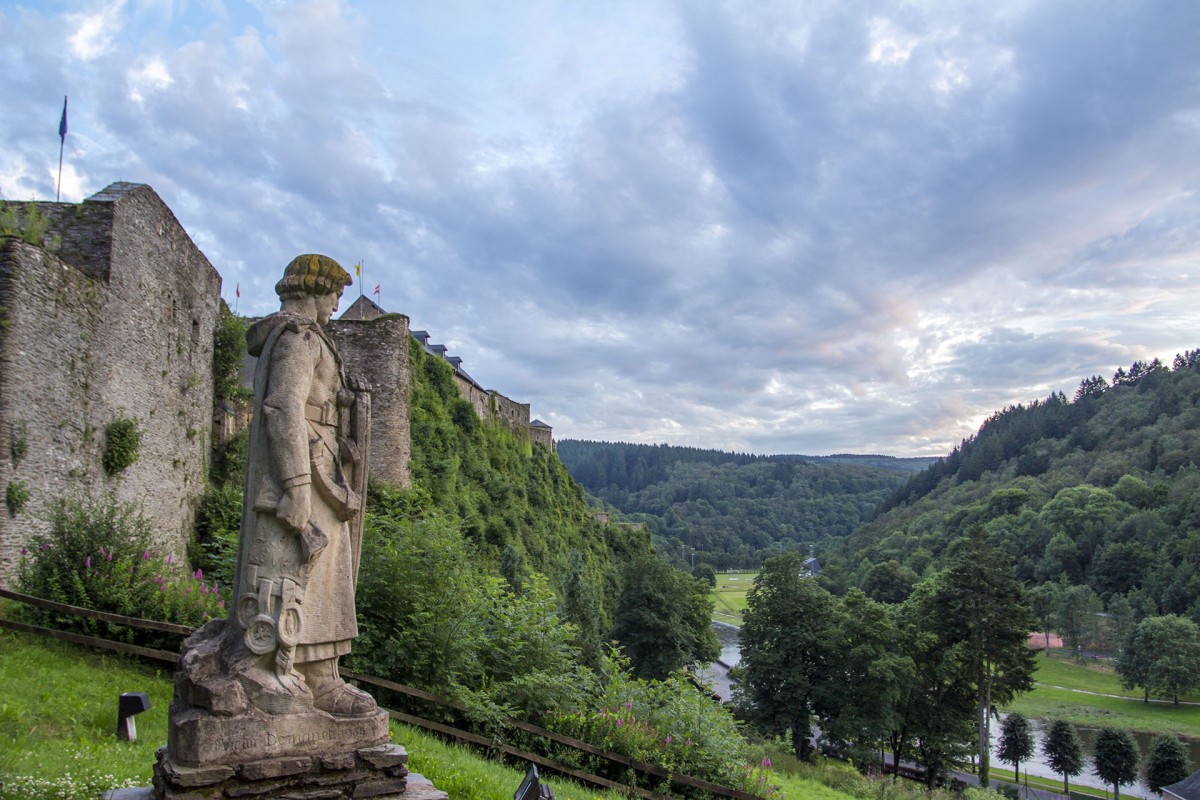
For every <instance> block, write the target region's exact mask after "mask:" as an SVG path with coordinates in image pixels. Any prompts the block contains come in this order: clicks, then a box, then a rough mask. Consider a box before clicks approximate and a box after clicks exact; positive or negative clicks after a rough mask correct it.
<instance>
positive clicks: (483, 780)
mask: <svg viewBox="0 0 1200 800" xmlns="http://www.w3.org/2000/svg"><path fill="white" fill-rule="evenodd" d="M121 692H146V693H147V694H148V695H149V696H150V710H149V711H147V712H145V713H144V714H140V715H139V716H138V717H137V728H138V741H137V742H135V743H129V742H119V741H117V739H116V735H115V734H116V724H117V715H116V711H117V695H119V694H120V693H121ZM170 700H171V675H170V666H169V665H166V664H164V665H163V666H162V667H155V666H150V665H147V664H146V663H145V662H142V661H139V660H137V659H133V658H127V657H124V656H120V655H114V654H108V653H105V652H103V651H97V650H92V649H89V648H86V647H78V646H75V645H70V644H67V643H64V642H59V641H55V640H50V639H44V638H41V637H38V636H32V635H27V634H20V633H13V632H11V631H6V630H2V629H0V800H52V799H53V800H57V799H58V798H63V797H69V798H75V797H79V798H95V797H99V796H100V795H101V794H102V793H103V792H104V791H106V790H108V789H111V788H115V787H120V786H149V785H150V780H151V765H152V764H153V763H154V752H155V750H157V749H158V748H159V747H160V746H161V745H162V744H164V743H165V742H166V739H167V707H168V704H169V703H170ZM392 740H393V741H395V742H397V743H399V744H402V745H404V746H405V747H406V748H407V750H408V752H409V768H410V769H411V770H412V771H413V772H419V773H421V774H422V775H424V776H425V777H427V778H429V779H430V780H432V781H433V782H434V784H435V785H437V786H438V788H440V789H444V790H446V791H447V792H449V793H450V796H451V797H453V798H455V800H508V798H510V797H512V794H513V792H514V791H515V790H516V788H517V787H518V786H519V785H520V783H521V779H522V778H523V777H524V773H525V768H524V767H515V766H506V765H504V764H500V763H497V762H496V761H492V760H489V759H487V758H485V757H483V756H481V755H479V754H477V753H476V752H475V751H473V750H470V749H468V748H462V747H455V746H453V745H451V744H448V743H446V742H445V741H443V740H441V739H439V738H437V737H435V736H432V735H431V734H428V733H426V732H425V731H422V730H420V729H419V728H413V727H409V726H406V725H402V724H399V723H395V722H393V723H392ZM768 775H769V778H768V780H769V781H770V783H771V784H772V785H782V786H783V794H782V796H783V797H785V798H786V797H791V798H814V800H852V798H851V796H850V795H847V794H843V793H841V792H838V791H835V790H833V789H830V788H829V787H827V786H824V785H822V784H820V783H817V782H815V781H811V780H804V779H801V778H797V777H792V776H788V775H782V774H780V773H777V772H770V773H768ZM544 778H545V779H546V783H548V784H549V785H550V786H552V787H553V789H554V794H555V796H556V797H558V798H562V800H619V799H620V798H623V797H624V796H623V795H620V794H617V793H615V792H607V791H601V790H599V789H594V788H591V787H588V786H583V785H580V784H577V783H574V782H572V781H568V780H561V779H558V778H557V777H556V776H554V775H553V774H552V773H549V772H547V773H546V774H545V775H544Z"/></svg>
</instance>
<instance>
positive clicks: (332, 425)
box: [147, 255, 446, 800]
mask: <svg viewBox="0 0 1200 800" xmlns="http://www.w3.org/2000/svg"><path fill="white" fill-rule="evenodd" d="M349 284H350V276H349V275H348V274H347V273H346V271H345V270H344V269H342V268H341V267H340V266H339V265H338V263H337V262H336V261H334V260H333V259H332V258H329V257H328V256H319V255H303V256H298V257H297V258H295V259H294V260H293V261H292V263H290V264H288V266H287V269H286V270H285V271H284V273H283V279H282V280H280V281H279V283H278V284H276V286H275V291H276V292H277V293H278V294H279V297H280V300H281V301H282V308H281V309H280V310H279V312H278V313H276V314H271V315H270V316H268V317H264V318H263V319H261V320H259V321H258V322H256V323H254V324H253V325H251V326H250V329H249V331H247V334H246V343H247V345H248V350H249V353H250V355H251V356H253V357H255V358H257V359H258V361H257V364H256V365H255V371H254V410H253V413H252V415H251V418H250V441H249V447H248V450H247V463H246V486H245V493H244V494H243V496H242V526H241V533H240V540H239V546H238V561H237V576H236V578H235V580H234V609H233V611H232V613H231V614H230V616H229V618H228V619H215V620H211V621H210V622H208V623H207V624H206V625H205V626H204V627H202V628H201V629H200V630H198V631H196V632H195V633H193V634H192V635H191V636H189V637H188V638H187V639H186V640H185V641H184V643H183V650H182V652H181V653H180V656H179V663H178V666H177V667H176V670H175V697H174V698H173V699H172V701H171V708H170V713H169V717H168V725H167V746H166V747H164V748H160V749H159V751H158V754H157V761H156V762H155V765H154V787H153V789H152V790H147V791H149V792H150V793H149V795H147V796H148V797H152V798H154V800H198V798H206V797H214V798H216V797H250V796H252V797H255V798H257V800H285V799H286V800H296V798H329V800H333V799H334V798H343V799H344V800H350V798H368V797H375V798H380V800H387V799H388V798H392V799H393V800H395V799H396V798H403V800H446V793H445V792H442V791H439V790H437V789H436V788H435V787H434V786H433V785H432V784H431V783H429V781H427V780H425V779H424V778H422V777H421V776H419V775H409V772H408V767H407V762H408V754H407V753H406V752H405V750H404V748H403V747H400V746H399V745H396V744H392V743H391V742H390V740H389V735H388V713H387V711H385V710H383V709H381V708H378V707H377V706H376V704H375V700H374V699H373V698H372V697H371V696H370V695H369V694H367V693H366V692H364V691H362V690H360V689H357V688H355V687H354V686H351V685H350V684H348V683H346V682H345V681H344V680H342V678H341V676H340V675H339V674H338V659H339V658H341V657H342V656H343V655H345V654H346V653H348V652H350V641H351V640H352V639H354V637H355V636H356V635H357V634H358V627H357V624H356V622H355V617H354V587H355V583H356V582H357V578H358V562H359V556H360V553H361V545H362V523H363V495H364V493H365V491H366V481H367V475H366V471H367V455H368V452H369V448H370V441H369V437H370V413H371V409H370V395H369V387H367V386H365V385H364V384H362V383H360V382H358V381H356V380H354V379H353V378H348V377H347V376H346V375H345V374H344V371H343V369H342V362H341V359H339V357H338V352H337V347H335V346H334V343H333V340H332V339H330V338H329V336H328V334H326V332H325V331H324V329H323V328H324V326H325V324H326V323H327V322H329V318H330V316H331V315H332V314H333V312H334V311H336V310H337V307H338V299H339V298H340V297H341V294H342V289H343V287H345V286H347V285H349Z"/></svg>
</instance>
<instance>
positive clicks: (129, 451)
mask: <svg viewBox="0 0 1200 800" xmlns="http://www.w3.org/2000/svg"><path fill="white" fill-rule="evenodd" d="M141 448H142V432H141V430H140V429H139V428H138V422H137V419H136V418H134V419H130V418H128V417H125V416H119V417H117V418H116V419H114V420H113V421H112V422H110V423H108V424H107V425H105V426H104V456H103V458H102V460H101V463H102V464H103V465H104V471H105V472H106V473H108V475H109V476H110V477H111V476H114V475H119V474H120V473H122V472H124V471H125V470H126V469H127V468H128V467H129V465H130V464H132V463H133V462H135V461H137V459H138V453H139V451H140V450H141Z"/></svg>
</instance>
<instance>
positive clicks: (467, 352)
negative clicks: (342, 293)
mask: <svg viewBox="0 0 1200 800" xmlns="http://www.w3.org/2000/svg"><path fill="white" fill-rule="evenodd" d="M63 95H69V96H70V106H69V133H68V135H67V139H66V150H65V165H64V168H63V179H62V193H63V199H64V200H65V201H67V200H69V201H71V202H78V201H80V200H82V199H83V198H84V197H86V196H88V195H90V194H92V193H94V192H96V191H99V190H100V189H102V188H104V187H105V186H106V185H108V184H109V183H111V182H113V181H116V180H125V181H135V182H140V183H147V184H150V185H151V186H153V187H154V189H155V190H156V191H157V192H158V193H159V194H160V195H161V196H162V197H163V199H164V200H165V201H166V202H167V204H168V205H169V206H170V207H171V208H172V209H173V210H174V211H175V213H176V215H177V216H178V217H179V219H180V221H181V222H182V223H183V225H184V227H185V228H186V229H187V230H188V231H189V233H190V234H191V235H192V237H193V239H195V240H196V242H197V244H198V245H199V246H200V248H201V249H202V250H203V251H204V252H205V253H206V254H207V256H208V257H209V259H210V260H211V261H212V263H213V265H214V266H215V267H216V268H217V270H218V271H219V272H220V273H221V275H222V277H223V279H224V290H223V293H224V296H225V297H226V299H227V300H228V301H229V302H230V304H231V305H232V304H233V303H234V301H235V298H234V290H235V287H237V286H240V290H241V298H240V301H238V302H239V310H240V311H241V312H242V313H250V314H261V313H267V312H269V311H272V310H274V309H276V308H277V307H278V301H277V299H276V298H275V296H274V293H273V291H272V287H273V285H274V283H275V281H276V280H277V278H278V276H279V274H280V272H281V271H282V268H283V267H284V265H286V264H287V262H288V261H289V260H290V259H291V258H292V257H293V256H294V255H296V254H298V253H303V252H323V253H327V254H329V255H332V256H334V257H335V258H337V259H338V260H339V261H341V262H342V263H343V265H346V266H347V267H350V266H352V265H353V264H354V263H355V262H356V261H359V260H360V259H361V260H362V261H363V263H364V265H365V266H364V282H365V285H366V291H367V293H368V294H370V293H371V291H372V289H373V288H374V287H375V286H376V284H378V285H379V286H380V287H381V294H380V300H381V302H382V304H383V305H384V306H385V307H386V308H387V309H388V310H390V311H399V312H402V313H404V314H407V315H408V316H409V317H410V319H411V320H412V324H413V327H414V328H423V329H427V330H429V331H430V332H431V333H432V334H433V336H434V340H435V341H438V342H443V343H445V344H446V345H448V346H449V347H450V349H451V352H452V353H453V354H457V355H459V356H461V357H462V358H463V359H464V365H465V367H466V368H467V369H468V371H469V372H470V373H471V374H472V375H473V376H474V377H475V378H476V379H477V380H479V382H481V383H482V384H484V385H485V386H487V387H489V388H495V389H497V390H499V391H501V392H503V393H504V394H506V395H508V396H509V397H512V398H514V399H517V400H521V401H524V402H530V403H532V406H533V415H534V416H536V417H539V418H541V419H543V420H545V421H546V422H548V423H549V424H551V425H552V426H553V427H554V429H555V435H556V437H558V438H590V439H607V440H619V441H636V442H668V443H672V444H690V445H697V446H703V447H714V448H721V449H730V450H739V451H752V452H758V453H806V454H826V453H834V452H876V453H886V454H893V455H928V454H932V455H937V454H942V453H945V452H947V451H948V450H949V448H950V447H952V446H953V445H954V444H955V443H957V442H958V441H959V440H960V439H961V438H962V437H964V436H969V435H970V434H971V433H973V432H974V431H975V430H977V429H978V426H979V424H980V422H981V421H982V420H983V419H984V418H985V417H986V416H987V415H988V414H989V413H990V412H992V411H994V410H996V409H999V408H1002V407H1004V406H1005V405H1008V404H1012V403H1016V402H1027V401H1030V400H1032V399H1035V398H1040V397H1044V396H1046V395H1047V394H1048V393H1050V392H1051V391H1056V390H1063V391H1065V392H1066V393H1067V394H1068V395H1070V394H1071V393H1072V392H1073V391H1074V388H1075V387H1076V386H1077V385H1078V383H1079V380H1080V379H1081V378H1083V377H1086V376H1088V375H1092V374H1102V375H1105V376H1110V375H1111V374H1112V372H1113V371H1114V370H1115V369H1116V367H1117V366H1122V365H1123V366H1128V364H1129V363H1130V362H1132V361H1133V360H1135V359H1145V358H1152V357H1155V356H1159V357H1162V358H1164V359H1165V360H1169V359H1170V358H1171V357H1172V356H1173V355H1174V354H1175V353H1176V352H1179V351H1181V350H1184V349H1191V348H1196V347H1200V4H1198V3H1195V2H1194V0H1180V1H1178V2H1172V0H1162V1H1161V2H1153V3H1140V2H1139V3H1125V2H1111V3H1108V2H1095V1H1094V0H1081V1H1080V2H1065V1H1064V2H1059V1H1058V0H1038V1H1037V2H1033V1H1030V2H996V1H995V0H987V1H986V2H903V3H899V2H897V3H856V2H800V1H799V0H789V1H788V2H779V3H771V2H765V0H746V2H740V3H720V2H715V1H710V0H680V1H679V2H665V1H664V2H656V1H655V0H633V1H632V2H619V1H618V2H614V1H613V0H605V2H594V3H592V2H576V1H575V0H562V2H537V1H536V0H511V1H510V2H483V0H478V1H477V2H456V0H429V2H420V1H418V0H412V1H411V2H409V1H406V2H400V3H394V2H392V0H369V1H365V2H358V1H357V0H343V1H342V2H338V1H337V0H311V2H290V0H286V1H285V0H258V1H257V2H247V3H240V2H232V1H230V2H222V0H195V1H189V0H78V2H55V1H54V0H37V1H36V2H34V0H25V1H24V2H12V0H0V108H2V109H3V113H2V114H0V195H2V196H3V197H4V198H7V199H10V200H28V199H53V198H54V194H55V180H56V174H57V169H58V146H59V138H58V121H59V115H60V113H61V109H62V99H63ZM352 291H353V292H354V293H357V291H358V289H357V287H356V288H355V289H354V290H352Z"/></svg>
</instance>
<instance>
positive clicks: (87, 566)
mask: <svg viewBox="0 0 1200 800" xmlns="http://www.w3.org/2000/svg"><path fill="white" fill-rule="evenodd" d="M83 566H84V569H91V568H92V557H91V556H88V557H87V558H85V559H84V560H83Z"/></svg>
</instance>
